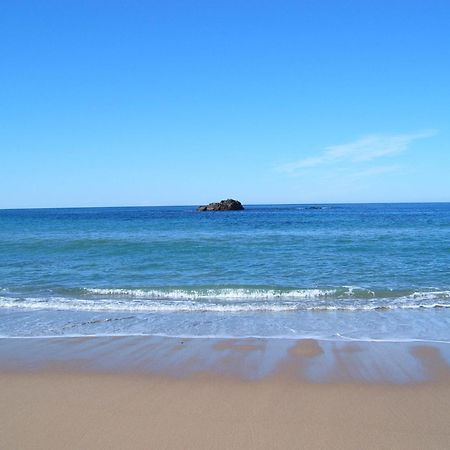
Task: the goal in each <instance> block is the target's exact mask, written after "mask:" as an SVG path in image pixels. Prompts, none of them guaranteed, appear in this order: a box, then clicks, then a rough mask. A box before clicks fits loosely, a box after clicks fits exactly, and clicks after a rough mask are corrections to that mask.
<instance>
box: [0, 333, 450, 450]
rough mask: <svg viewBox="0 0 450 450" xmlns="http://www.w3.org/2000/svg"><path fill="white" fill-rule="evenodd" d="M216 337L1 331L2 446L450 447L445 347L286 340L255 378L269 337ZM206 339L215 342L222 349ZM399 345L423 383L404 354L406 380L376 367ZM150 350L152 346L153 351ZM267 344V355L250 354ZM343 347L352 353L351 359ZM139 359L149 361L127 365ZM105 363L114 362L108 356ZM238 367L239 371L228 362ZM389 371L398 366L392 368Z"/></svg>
mask: <svg viewBox="0 0 450 450" xmlns="http://www.w3.org/2000/svg"><path fill="white" fill-rule="evenodd" d="M210 341H211V340H208V339H196V340H191V341H187V340H180V339H163V338H142V337H141V338H133V339H131V338H83V339H79V338H78V339H67V338H66V339H53V340H52V339H47V340H45V339H41V340H40V339H29V340H27V339H19V340H14V339H8V340H1V342H0V364H1V367H2V370H1V374H0V398H1V402H0V423H1V425H0V427H1V432H0V447H1V448H8V449H61V448H67V449H78V448H83V449H98V448H110V449H123V448H133V449H134V448H136V449H141V448H142V449H144V448H183V449H194V448H195V449H198V448H204V449H211V448H217V449H222V448H223V449H225V448H253V449H260V448H263V449H264V448H267V449H269V448H270V449H273V448H292V449H294V448H308V449H309V448H311V449H319V448H320V449H323V448H340V449H361V448H373V449H380V448H386V449H388V448H396V449H403V448H404V449H425V448H426V449H431V448H432V449H444V448H448V446H449V443H450V429H449V428H448V417H449V413H450V381H449V380H450V377H449V368H448V367H449V366H448V364H447V356H448V355H447V351H446V347H445V346H441V347H439V346H432V345H419V344H413V345H410V344H408V345H409V348H406V344H402V343H397V344H390V346H389V347H388V349H389V348H390V349H391V353H389V351H386V347H384V348H383V344H382V343H378V344H379V345H378V347H380V351H377V345H376V344H373V343H372V344H371V345H368V344H367V343H352V344H351V345H350V344H349V343H342V344H340V345H337V346H336V343H330V342H328V343H327V342H320V341H314V340H304V341H296V342H288V343H286V342H284V343H282V342H279V343H278V344H277V345H278V347H277V349H278V350H277V351H278V352H281V353H283V348H284V349H285V350H286V351H285V352H284V354H282V355H281V356H280V357H279V358H278V359H277V358H275V359H274V360H273V361H272V364H273V365H272V366H271V367H272V368H271V369H270V371H269V372H268V373H264V374H263V375H262V376H256V375H257V374H258V373H261V372H260V371H259V369H258V367H260V366H261V365H262V363H263V361H267V359H271V358H272V356H271V355H270V351H269V352H268V351H267V349H268V347H269V344H270V342H268V341H270V340H254V339H250V340H245V339H241V340H212V341H213V342H210ZM205 346H208V347H207V348H212V350H210V352H212V353H213V354H215V355H216V357H215V359H214V358H212V359H211V355H209V353H207V352H205V348H206V347H205ZM180 348H181V349H180ZM338 348H341V351H340V350H337V349H338ZM396 348H399V349H400V350H401V351H402V352H407V353H409V355H410V356H411V358H412V359H413V360H414V361H416V363H417V364H418V365H419V366H420V367H422V369H423V370H424V372H423V373H426V379H423V380H421V381H414V380H413V379H412V378H411V377H412V376H413V372H415V371H417V367H414V366H413V365H408V364H409V363H408V364H407V363H405V360H404V361H402V360H399V359H398V358H397V363H396V367H397V369H398V370H401V371H403V372H404V373H405V374H406V376H405V378H404V379H403V380H401V381H400V380H397V381H392V379H391V380H389V379H388V378H387V377H386V373H387V372H383V371H380V370H379V368H380V364H382V361H383V359H384V360H386V361H387V360H389V359H390V358H392V357H393V355H394V356H395V352H396ZM163 350H164V352H165V354H166V357H167V358H169V355H172V357H173V358H174V359H172V360H171V361H172V362H171V363H170V364H160V365H159V366H157V365H156V364H155V361H156V360H157V359H158V360H161V359H164V357H162V354H163V353H162V351H163ZM381 350H382V351H381ZM184 351H186V352H187V355H188V356H187V357H186V358H185V359H183V356H182V352H184ZM118 352H119V353H120V356H118V355H117V353H118ZM275 353H277V352H275ZM339 353H341V354H339ZM143 354H147V355H149V357H148V359H147V360H143V358H142V355H143ZM258 354H259V355H260V359H259V360H258V362H257V363H256V364H253V363H251V361H252V357H254V356H255V355H258ZM152 355H153V356H152ZM173 355H177V356H173ZM343 355H348V357H347V360H345V359H344V358H343ZM380 355H381V356H380ZM130 358H132V359H133V360H134V361H137V360H139V361H140V365H139V366H137V365H133V364H130V361H131V359H130ZM155 358H156V359H155ZM321 358H322V359H321ZM272 359H273V358H272ZM315 360H318V361H320V362H321V364H322V366H323V364H324V361H328V366H327V367H326V368H325V367H324V366H323V369H324V370H323V373H328V375H331V374H333V373H334V378H333V377H331V378H328V381H327V380H325V379H324V378H323V377H322V380H325V381H319V382H316V381H317V380H316V381H315V380H314V379H311V378H309V377H307V376H305V374H307V373H308V371H307V367H308V366H309V367H310V368H311V364H312V363H313V362H314V361H315ZM70 361H72V363H70ZM105 361H116V362H115V365H109V366H107V365H105V364H104V363H105ZM175 361H178V363H177V364H175ZM254 361H255V360H253V362H254ZM367 361H371V363H369V364H368V363H367ZM230 366H231V368H232V369H235V370H229V371H227V370H226V368H227V367H228V368H230ZM193 367H194V368H196V370H192V368H193ZM358 367H359V368H358ZM345 368H346V370H344V369H345ZM197 369H198V370H197ZM408 371H411V374H410V375H408ZM389 372H395V370H393V368H392V367H391V368H390V369H389ZM318 379H319V378H318ZM329 380H332V381H329Z"/></svg>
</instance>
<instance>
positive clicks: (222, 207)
mask: <svg viewBox="0 0 450 450" xmlns="http://www.w3.org/2000/svg"><path fill="white" fill-rule="evenodd" d="M243 209H244V207H243V206H242V203H241V202H239V201H237V200H233V199H231V198H229V199H228V200H222V201H221V202H218V203H210V204H209V205H204V206H199V207H198V208H197V211H242V210H243Z"/></svg>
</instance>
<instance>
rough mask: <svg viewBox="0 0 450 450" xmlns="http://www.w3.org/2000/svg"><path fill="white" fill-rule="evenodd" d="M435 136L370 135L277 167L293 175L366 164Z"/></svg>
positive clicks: (430, 132) (423, 133)
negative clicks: (318, 168)
mask: <svg viewBox="0 0 450 450" xmlns="http://www.w3.org/2000/svg"><path fill="white" fill-rule="evenodd" d="M436 134H437V131H436V130H423V131H418V132H415V133H407V134H371V135H367V136H363V137H361V138H360V139H357V140H356V141H353V142H349V143H347V144H339V145H331V146H328V147H325V149H324V151H323V152H322V153H321V154H320V155H318V156H312V157H308V158H304V159H301V160H298V161H294V162H291V163H287V164H283V165H282V166H279V167H278V170H279V171H281V172H285V173H294V172H296V171H298V170H302V169H310V168H316V167H319V166H323V165H331V164H336V163H340V162H348V163H363V162H368V161H372V160H374V159H376V158H380V157H383V156H389V155H394V154H398V153H401V152H404V151H405V150H407V149H408V147H409V145H410V144H411V143H413V142H414V141H416V140H418V139H424V138H428V137H432V136H434V135H436Z"/></svg>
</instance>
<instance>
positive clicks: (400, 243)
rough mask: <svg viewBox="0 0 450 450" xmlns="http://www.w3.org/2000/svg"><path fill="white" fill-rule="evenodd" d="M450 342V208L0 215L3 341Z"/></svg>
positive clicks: (151, 209)
mask: <svg viewBox="0 0 450 450" xmlns="http://www.w3.org/2000/svg"><path fill="white" fill-rule="evenodd" d="M134 334H136V335H140V334H143V335H163V336H192V337H202V336H215V337H224V336H235V337H244V336H263V337H279V338H282V337H289V338H295V337H316V338H322V339H357V340H394V341H397V340H406V341H407V340H416V339H417V340H428V341H445V342H447V341H450V204H444V203H441V204H366V205H363V204H358V205H355V204H352V205H345V204H339V205H317V206H314V207H312V206H310V205H264V206H247V207H246V209H245V211H230V212H197V211H196V210H195V207H194V206H183V207H129V208H72V209H29V210H0V336H8V337H11V336H14V337H33V336H64V335H65V336H77V335H134Z"/></svg>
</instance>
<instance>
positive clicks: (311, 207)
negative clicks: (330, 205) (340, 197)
mask: <svg viewBox="0 0 450 450" xmlns="http://www.w3.org/2000/svg"><path fill="white" fill-rule="evenodd" d="M305 209H323V206H307V207H306V208H305Z"/></svg>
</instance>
